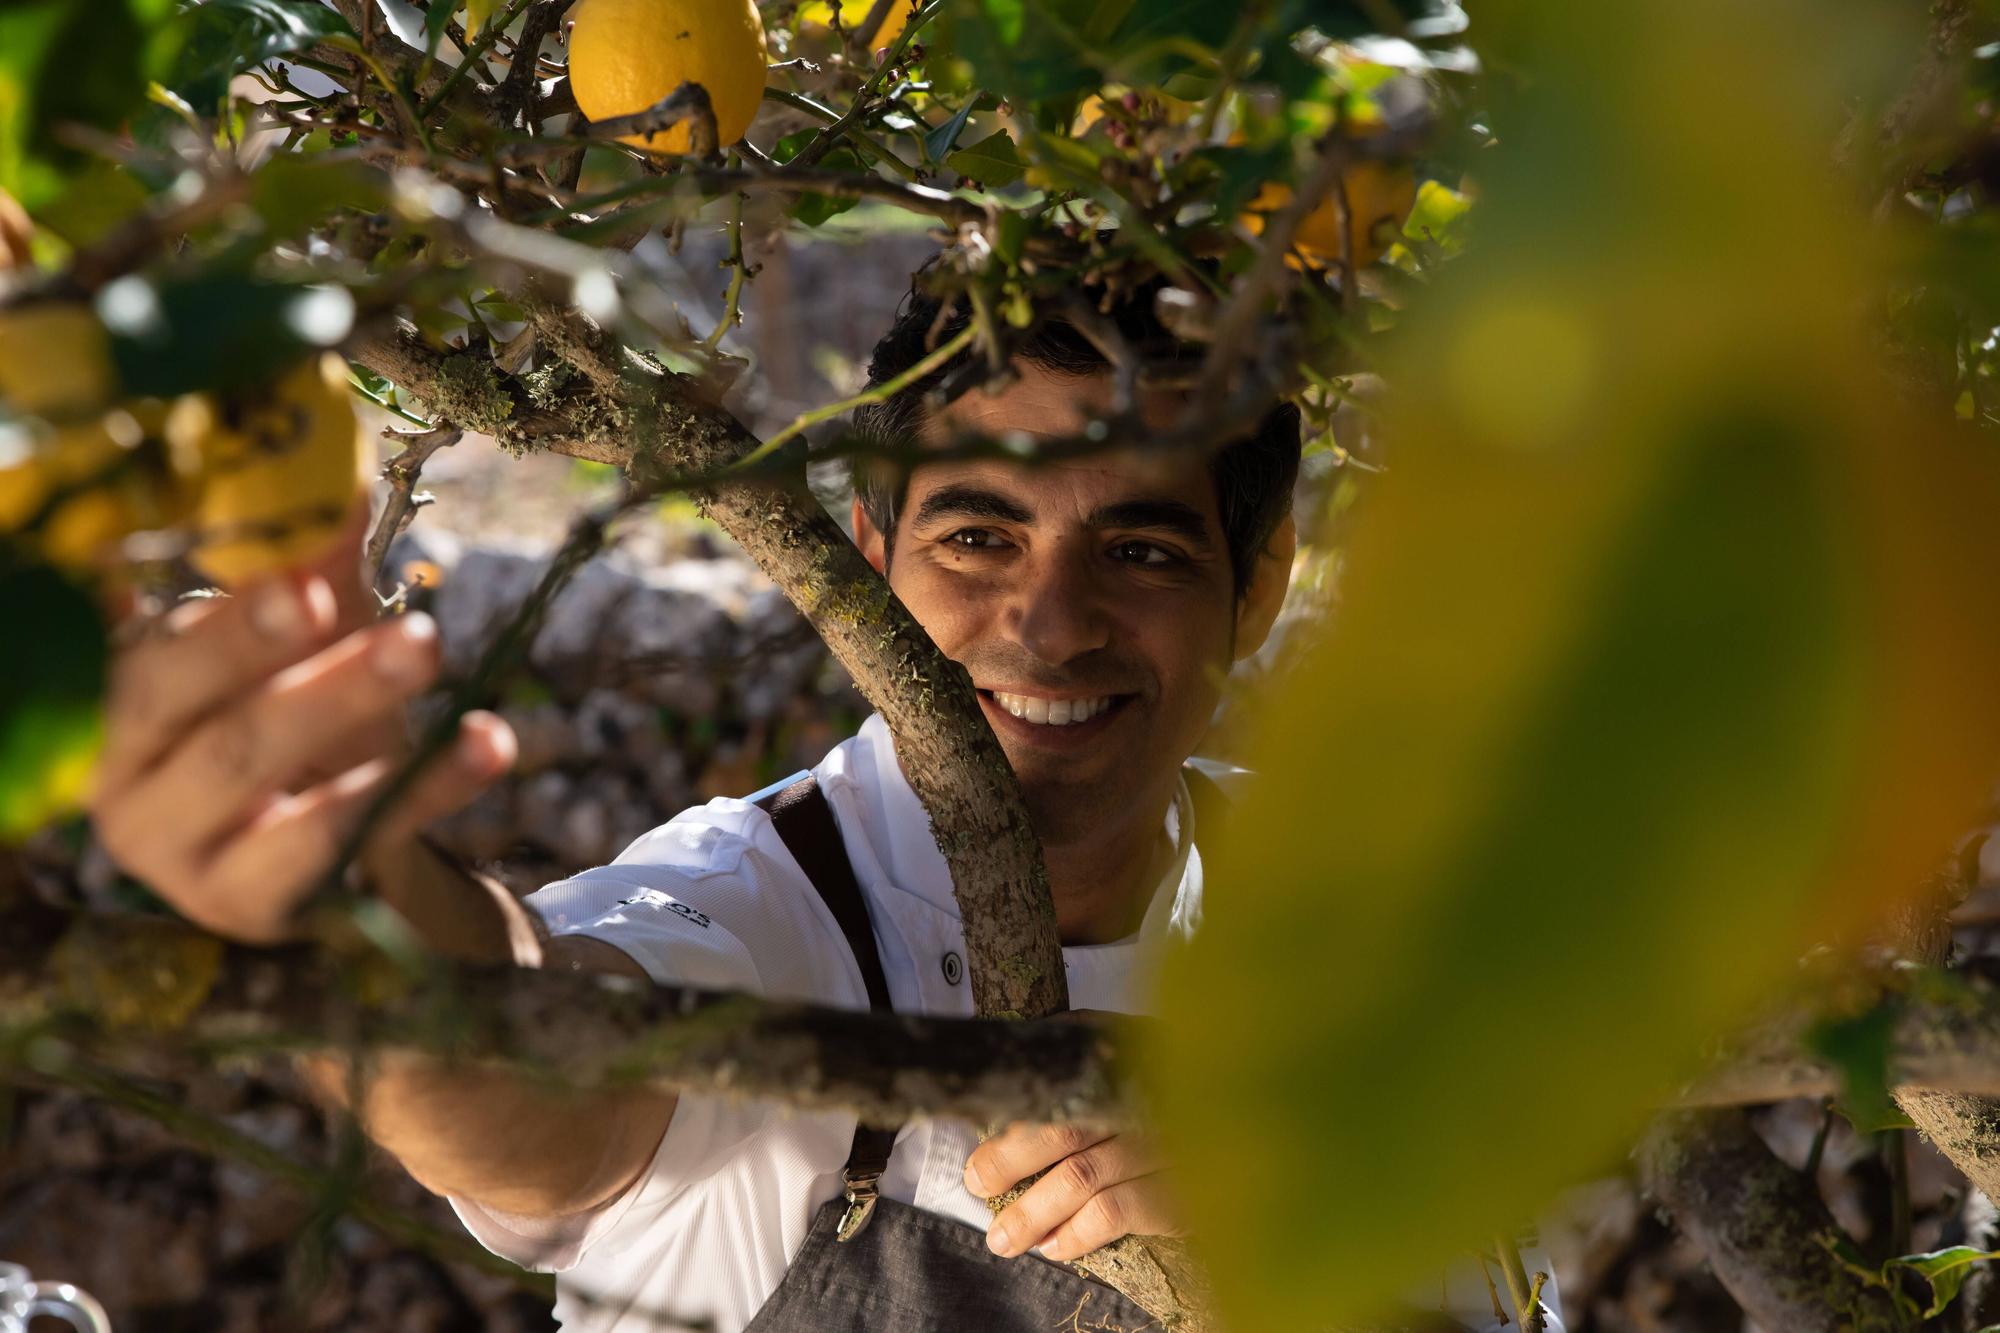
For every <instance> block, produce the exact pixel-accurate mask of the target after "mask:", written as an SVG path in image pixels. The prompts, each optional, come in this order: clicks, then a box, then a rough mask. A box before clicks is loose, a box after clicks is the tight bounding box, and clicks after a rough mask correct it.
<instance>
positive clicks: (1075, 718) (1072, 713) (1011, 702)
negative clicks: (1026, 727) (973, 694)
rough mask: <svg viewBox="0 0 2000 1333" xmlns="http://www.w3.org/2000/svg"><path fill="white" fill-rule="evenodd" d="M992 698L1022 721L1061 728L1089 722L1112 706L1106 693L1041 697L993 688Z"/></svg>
mask: <svg viewBox="0 0 2000 1333" xmlns="http://www.w3.org/2000/svg"><path fill="white" fill-rule="evenodd" d="M993 701H994V702H995V703H997V704H999V705H1000V706H1001V707H1002V708H1004V709H1006V710H1007V711H1008V712H1010V713H1012V714H1013V715H1014V716H1015V717H1018V718H1020V719H1021V720H1022V721H1024V722H1035V723H1039V724H1041V725H1043V726H1050V727H1063V726H1071V725H1074V724H1075V723H1078V722H1088V721H1089V720H1090V719H1091V718H1093V717H1096V716H1097V715H1098V714H1099V713H1102V712H1103V711H1104V710H1105V709H1107V708H1109V707H1111V699H1110V697H1109V696H1106V697H1104V698H1099V699H1042V698H1037V697H1036V696H1035V695H1032V694H1003V693H1002V692H1000V691H999V690H995V691H993Z"/></svg>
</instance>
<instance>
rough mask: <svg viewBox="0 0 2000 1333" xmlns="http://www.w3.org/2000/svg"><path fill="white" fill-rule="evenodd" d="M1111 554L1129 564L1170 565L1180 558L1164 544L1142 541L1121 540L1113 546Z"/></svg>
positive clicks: (1115, 558)
mask: <svg viewBox="0 0 2000 1333" xmlns="http://www.w3.org/2000/svg"><path fill="white" fill-rule="evenodd" d="M1111 556H1112V558H1113V559H1114V560H1122V561H1124V562H1125V563H1126V564H1129V565H1168V564H1172V563H1173V562H1174V561H1175V560H1177V559H1179V557H1178V556H1176V555H1175V554H1174V553H1173V552H1172V551H1169V550H1168V549H1167V548H1166V547H1164V546H1155V545H1153V543H1151V542H1141V541H1129V542H1119V543H1118V544H1117V545H1116V546H1114V547H1112V548H1111Z"/></svg>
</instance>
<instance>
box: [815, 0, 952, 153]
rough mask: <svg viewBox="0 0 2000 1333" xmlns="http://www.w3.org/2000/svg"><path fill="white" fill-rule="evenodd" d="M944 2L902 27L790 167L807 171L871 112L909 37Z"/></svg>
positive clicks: (926, 8)
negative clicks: (836, 117)
mask: <svg viewBox="0 0 2000 1333" xmlns="http://www.w3.org/2000/svg"><path fill="white" fill-rule="evenodd" d="M943 3H944V0H929V2H928V3H927V4H925V5H924V7H923V8H922V9H919V10H918V11H917V12H916V13H914V14H912V15H911V16H910V21H909V22H908V23H907V24H905V25H904V26H903V31H902V33H901V34H900V35H898V36H897V38H896V44H895V45H894V46H892V47H890V48H889V50H888V51H887V52H886V53H885V54H884V55H883V57H882V59H881V61H880V62H879V63H878V64H877V65H876V66H875V68H874V69H873V70H872V71H871V72H870V73H869V75H868V77H867V79H865V80H864V81H863V82H862V84H861V87H860V89H859V90H858V91H856V93H855V94H854V102H853V104H852V105H851V106H849V107H848V108H847V111H846V113H845V114H844V115H842V116H841V118H840V119H839V120H836V121H835V122H834V123H833V124H831V125H829V126H827V127H826V128H825V129H823V130H821V131H820V132H819V133H818V134H816V135H814V136H813V137H812V139H811V141H810V142H808V143H807V144H806V146H805V147H804V148H801V149H800V150H799V151H798V155H797V156H796V157H794V158H793V159H792V160H791V161H790V162H789V163H787V164H786V165H787V166H788V167H797V168H798V169H800V170H804V169H805V168H807V167H813V166H817V165H819V160H820V159H821V158H823V157H825V156H826V155H827V154H828V153H830V152H832V151H833V146H834V144H836V143H838V142H839V141H840V139H841V138H842V136H844V135H845V134H846V133H847V131H848V130H849V129H851V128H852V127H854V126H855V125H857V124H858V123H859V122H860V120H861V118H862V117H863V116H865V115H866V114H867V113H868V111H869V110H870V106H869V102H870V99H872V98H873V97H874V96H875V90H876V89H877V88H879V87H880V86H881V84H882V80H883V78H884V77H885V76H886V75H887V74H888V72H889V71H890V70H891V69H893V68H894V67H895V65H896V63H897V62H898V61H900V60H901V59H902V58H903V52H904V51H905V50H907V49H908V48H909V45H910V39H911V38H913V37H915V36H916V34H917V30H918V29H920V28H922V27H923V26H924V25H925V24H926V23H929V22H930V21H931V18H932V16H933V15H935V14H936V13H937V12H938V10H939V9H940V8H941V7H942V6H943Z"/></svg>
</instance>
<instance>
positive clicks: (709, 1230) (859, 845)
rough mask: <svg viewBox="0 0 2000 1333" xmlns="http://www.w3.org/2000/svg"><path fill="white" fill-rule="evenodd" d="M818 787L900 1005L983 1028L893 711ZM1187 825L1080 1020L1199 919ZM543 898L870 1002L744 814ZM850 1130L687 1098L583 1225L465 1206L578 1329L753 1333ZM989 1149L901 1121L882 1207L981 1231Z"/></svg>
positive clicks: (659, 974) (661, 973) (655, 942)
mask: <svg viewBox="0 0 2000 1333" xmlns="http://www.w3.org/2000/svg"><path fill="white" fill-rule="evenodd" d="M813 773H814V775H815V776H816V777H817V778H818V779H819V785H820V789H821V791H823V792H824V793H825V794H826V798H827V801H828V802H829V803H830V805H831V806H832V808H833V815H834V819H835V822H836V823H837V824H838V825H839V827H840V833H841V838H842V841H843V842H844V843H845V845H846V849H847V855H848V859H849V861H850V862H851V863H852V865H853V868H854V877H855V879H856V880H857V881H858V882H859V883H860V886H861V891H862V894H863V895H864V896H865V898H866V899H867V903H868V915H869V918H870V920H871V921H872V923H873V925H874V928H875V936H876V940H877V941H878V943H879V945H880V949H881V955H882V968H883V971H884V972H885V973H886V975H887V978H888V983H889V996H890V999H891V1000H892V1001H893V1002H894V1004H895V1007H896V1009H897V1011H898V1012H901V1013H923V1014H936V1015H942V1016H947V1017H951V1016H961V1017H963V1016H970V1015H971V1013H972V987H971V984H970V982H969V980H968V979H967V977H966V975H965V968H964V966H963V959H964V956H965V937H964V931H963V930H962V928H961V926H960V923H959V914H958V903H957V901H956V900H955V899H954V898H953V897H952V890H951V874H950V871H949V869H948V868H947V866H946V864H945V860H944V856H943V854H942V853H940V852H939V851H938V848H937V844H936V843H935V842H934V841H932V839H931V835H930V820H929V817H928V816H927V815H926V814H925V812H924V809H923V806H922V804H921V803H920V802H919V801H918V800H917V796H916V793H915V792H914V791H912V790H911V788H910V785H909V783H908V782H907V781H906V780H905V779H904V777H903V773H902V769H901V768H900V767H899V766H898V765H897V763H896V757H895V750H894V747H893V745H892V743H891V741H890V738H889V731H888V727H887V726H886V725H885V724H884V723H883V721H882V719H881V717H880V715H876V716H872V717H870V718H869V719H868V720H867V722H865V723H864V724H863V725H862V727H861V730H860V732H859V733H858V734H857V735H855V736H854V737H853V738H852V739H850V740H847V741H844V742H842V743H841V744H840V745H838V746H836V747H834V749H833V750H832V751H831V752H829V753H828V754H827V756H826V758H825V759H824V760H822V761H821V762H820V763H819V765H818V766H817V767H816V768H814V769H813ZM1192 832H1193V810H1192V806H1191V804H1190V802H1189V799H1188V794H1187V790H1186V787H1185V784H1183V785H1182V787H1181V788H1180V790H1179V791H1178V792H1177V793H1176V796H1175V800H1174V803H1173V806H1172V808H1171V809H1170V810H1169V811H1168V813H1167V818H1166V827H1165V833H1166V835H1167V837H1168V838H1169V839H1170V840H1171V842H1172V845H1173V857H1172V859H1171V861H1170V862H1169V864H1168V867H1167V870H1166V873H1165V874H1164V875H1162V877H1161V878H1160V881H1159V883H1158V884H1157V885H1156V886H1155V888H1154V891H1153V895H1152V899H1151V902H1150V904H1149V905H1148V907H1147V910H1146V914H1145V917H1144V919H1143V922H1142V924H1141V926H1140V928H1139V931H1138V933H1137V934H1135V935H1132V936H1128V937H1127V938H1125V939H1122V940H1118V941H1115V942H1113V943H1110V944H1099V945H1080V946H1075V947H1070V948H1065V949H1064V950H1063V962H1064V965H1065V968H1066V971H1067V974H1068V980H1069V995H1070V1004H1071V1007H1073V1008H1076V1009H1108V1010H1114V1011H1117V1012H1120V1013H1138V1012H1142V1005H1143V1003H1144V997H1145V996H1146V995H1147V993H1148V988H1149V983H1150V980H1151V973H1152V969H1153V965H1154V964H1155V962H1156V961H1157V958H1158V956H1159V953H1160V951H1161V945H1162V944H1163V943H1164V942H1165V941H1166V940H1167V939H1169V938H1174V937H1179V938H1185V937H1186V936H1188V935H1189V934H1191V933H1192V932H1193V931H1194V930H1196V929H1197V928H1198V927H1199V926H1200V923H1201V910H1202V908H1201V895H1202V875H1201V854H1200V853H1199V852H1198V851H1196V850H1195V847H1194V843H1193V838H1192ZM526 902H527V904H528V906H530V907H531V908H533V909H534V910H535V911H536V912H537V913H538V914H539V915H540V916H541V917H542V919H543V920H544V921H545V922H546V923H547V925H548V928H549V930H550V931H551V933H553V934H577V935H587V936H590V937H591V938H593V939H597V940H602V941H604V942H605V943H607V944H611V945H614V946H616V947H617V948H619V949H621V950H623V951H624V952H625V953H627V954H629V955H630V956H631V957H632V958H633V959H634V960H635V961H637V962H638V964H639V965H640V966H641V967H643V968H644V969H645V971H646V973H647V975H648V976H650V977H651V978H652V979H653V980H654V981H655V982H658V983H660V984H663V985H681V986H695V987H700V988H703V989H709V990H731V991H745V992H749V993H752V994H757V995H764V996H768V997H770V998H772V999H781V1000H796V1001H802V1002H807V1003H813V1004H825V1005H835V1006H839V1007H842V1008H848V1009H866V1008H867V1007H868V995H867V992H866V990H865V989H864V988H863V985H862V982H861V978H860V974H859V972H858V971H857V969H856V967H855V964H854V962H853V961H852V959H853V955H852V954H851V952H850V951H849V949H848V947H847V942H846V939H845V937H844V936H843V935H842V934H841V932H840V927H839V926H838V925H837V924H836V923H835V922H834V919H833V917H832V915H831V914H830V913H829V912H828V911H827V909H826V907H825V905H824V904H823V903H822V902H821V900H820V897H819V895H818V894H817V893H816V892H814V891H813V889H812V887H811V886H810V884H809V883H808V882H807V879H806V876H805V873H804V872H803V871H802V870H800V869H799V867H798V863H797V862H796V861H794V860H793V859H792V856H791V853H790V852H788V851H787V850H786V849H785V846H784V843H783V842H782V841H780V840H779V837H778V834H777V832H776V830H775V829H774V828H773V827H772V825H771V820H770V817H769V816H768V815H767V814H766V813H765V812H764V811H763V810H762V809H761V808H759V807H757V806H756V805H753V804H751V803H750V801H749V800H747V799H741V800H739V799H734V798H727V797H725V798H719V799H717V800H713V801H710V802H709V803H708V804H707V805H704V806H698V807H696V808H694V809H692V810H687V811H684V812H683V813H681V814H680V815H677V816H676V817H675V818H674V819H672V820H671V821H669V822H668V823H666V824H663V825H661V826H660V827H659V828H656V829H654V830H652V831H651V832H650V833H647V834H645V835H644V836H643V837H640V838H639V839H638V840H636V841H635V842H633V843H632V845H631V846H630V847H627V848H626V849H625V850H624V851H623V852H621V853H620V854H619V856H618V857H617V859H616V860H614V861H613V862H612V863H611V864H609V865H606V866H601V867H598V868H597V869H594V870H587V871H585V872H584V873H582V874H580V875H577V876H576V877H574V878H572V879H566V880H562V881H559V882H557V883H554V884H551V885H549V886H547V887H546V888H544V889H541V890H540V891H538V892H536V893H534V894H531V895H529V897H528V898H527V899H526ZM854 1125H855V1121H854V1117H853V1116H851V1115H848V1114H845V1113H841V1112H833V1111H823V1112H822V1111H799V1110H793V1109H790V1108H787V1107H785V1106H782V1105H780V1104H777V1103H773V1102H765V1101H750V1100H735V1099H731V1098H726V1097H717V1096H710V1095H706V1094H702V1093H694V1092H689V1093H683V1094H681V1096H680V1099H679V1102H678V1104H677V1105H676V1106H675V1108H674V1113H673V1117H672V1119H671V1121H670V1122H669V1125H668V1128H667V1133H666V1136H665V1137H664V1138H663V1139H662V1140H661V1141H660V1146H659V1148H658V1150H657V1151H656V1152H655V1154H654V1158H653V1163H652V1166H651V1167H650V1168H649V1169H648V1170H647V1171H646V1172H644V1173H643V1174H642V1175H641V1176H640V1177H639V1178H638V1179H637V1180H636V1181H635V1182H634V1183H633V1184H632V1185H631V1186H630V1187H629V1188H628V1189H627V1190H626V1191H625V1192H624V1193H623V1194H621V1195H619V1196H618V1197H616V1198H613V1199H610V1200H608V1201H607V1202H605V1203H604V1204H602V1205H600V1206H598V1207H597V1208H595V1209H592V1210H591V1211H589V1212H587V1213H581V1214H576V1215H574V1216H570V1217H564V1218H555V1219H546V1218H525V1217H517V1216H513V1215H510V1214H506V1213H501V1212H497V1211H495V1210H492V1209H488V1208H484V1207H482V1206H480V1205H479V1204H476V1203H474V1202H472V1201H471V1200H469V1199H458V1198H454V1199H452V1200H451V1204H452V1207H453V1208H454V1209H455V1210H456V1211H457V1213H458V1215H459V1217H460V1219H461V1220H462V1221H463V1222H464V1223H465V1225H466V1227H467V1229H468V1230H470V1231H471V1232H472V1234H473V1235H474V1236H475V1237H476V1238H478V1240H479V1241H480V1243H481V1244H483V1245H485V1246H486V1247H487V1248H488V1249H490V1250H492V1251H493V1252H494V1253H496V1254H500V1255H503V1256H505V1257H506V1258H508V1259H511V1260H513V1261H514V1262H515V1263H518V1264H521V1265H523V1266H524V1267H529V1268H534V1269H539V1270H542V1271H546V1272H554V1273H555V1274H557V1279H556V1305H555V1312H556V1317H557V1319H558V1320H560V1321H561V1323H562V1326H563V1328H564V1329H565V1330H587V1331H588V1333H661V1331H662V1330H669V1329H673V1328H676V1327H677V1326H680V1325H682V1324H693V1325H696V1326H701V1325H704V1324H705V1325H706V1326H707V1327H710V1328H712V1329H714V1330H715V1333H741V1330H742V1329H743V1327H744V1326H745V1325H746V1324H748V1323H749V1322H750V1320H751V1318H752V1317H753V1316H754V1315H755V1314H756V1313H757V1311H758V1309H759V1308H760V1307H761V1306H762V1305H763V1304H764V1302H765V1301H766V1300H767V1299H769V1297H770V1295H771V1293H772V1292H774V1291H776V1290H777V1288H778V1284H779V1283H780V1282H781V1281H782V1280H783V1278H784V1274H785V1269H786V1268H787V1266H789V1264H790V1262H791V1259H792V1256H793V1254H795V1253H796V1252H797V1251H798V1248H799V1246H800V1244H801V1243H802V1242H803V1241H804V1240H805V1235H806V1229H807V1227H808V1225H809V1224H810V1223H811V1221H812V1217H813V1214H814V1212H815V1211H817V1209H818V1208H819V1207H820V1205H821V1204H824V1203H825V1202H826V1201H827V1200H829V1199H832V1198H834V1197H835V1196H836V1195H838V1194H839V1193H840V1191H841V1179H840V1171H841V1166H842V1165H843V1163H844V1162H845V1161H846V1159H847V1151H848V1148H849V1146H850V1144H851V1142H852V1140H853V1136H854ZM588 1130H589V1127H588V1126H587V1125H579V1126H578V1132H579V1133H587V1132H588ZM978 1141H979V1140H978V1135H977V1133H976V1131H975V1129H974V1127H973V1126H972V1125H970V1124H969V1123H966V1122H964V1121H959V1120H952V1119H920V1120H916V1121H913V1122H911V1123H910V1124H908V1125H905V1126H904V1127H903V1128H902V1130H901V1132H900V1133H899V1134H898V1136H897V1139H896V1147H895V1151H894V1152H893V1153H892V1154H891V1156H890V1158H889V1169H888V1171H887V1172H886V1173H885V1174H884V1175H883V1177H882V1179H881V1183H880V1189H881V1192H882V1193H883V1195H885V1196H886V1197H888V1198H891V1199H896V1200H899V1201H901V1202H904V1203H910V1204H914V1205H915V1206H916V1207H918V1208H925V1209H929V1210H931V1211H932V1212H936V1213H940V1214H943V1215H944V1216H946V1217H950V1218H954V1219H956V1220H958V1221H960V1222H962V1223H964V1224H965V1225H967V1226H969V1227H976V1228H978V1229H979V1230H980V1231H981V1232H984V1231H985V1229H986V1227H987V1225H988V1223H989V1222H990V1221H991V1218H992V1215H991V1213H990V1212H989V1210H988V1209H987V1206H986V1202H985V1201H984V1200H983V1199H981V1198H979V1197H978V1196H977V1195H975V1194H973V1193H971V1192H970V1191H969V1190H967V1189H966V1188H965V1162H966V1158H967V1157H969V1156H970V1155H971V1153H972V1150H973V1148H974V1147H976V1146H977V1145H978ZM1530 1264H1531V1266H1534V1264H1535V1259H1534V1258H1531V1259H1530ZM1541 1266H1543V1267H1546V1264H1545V1263H1543V1264H1542V1265H1541ZM1454 1279H1455V1280H1454V1281H1453V1282H1452V1283H1451V1284H1450V1289H1451V1292H1450V1297H1449V1299H1450V1302H1451V1307H1452V1310H1453V1312H1454V1313H1455V1314H1457V1315H1458V1317H1459V1318H1460V1319H1461V1321H1462V1322H1464V1323H1466V1324H1467V1326H1468V1327H1471V1328H1483V1327H1485V1326H1486V1325H1488V1324H1490V1323H1492V1322H1493V1321H1492V1318H1491V1302H1490V1300H1489V1298H1488V1296H1487V1294H1486V1289H1485V1286H1484V1284H1483V1282H1481V1281H1479V1279H1478V1276H1477V1274H1476V1273H1460V1274H1454ZM1430 1299H1431V1300H1432V1301H1435V1300H1436V1295H1435V1293H1433V1294H1432V1296H1431V1298H1430ZM1549 1304H1550V1305H1551V1306H1552V1307H1553V1305H1554V1301H1553V1299H1551V1300H1550V1301H1549ZM1494 1326H1495V1327H1498V1325H1497V1324H1495V1325H1494ZM1552 1333H1560V1326H1559V1324H1553V1325H1552Z"/></svg>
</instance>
